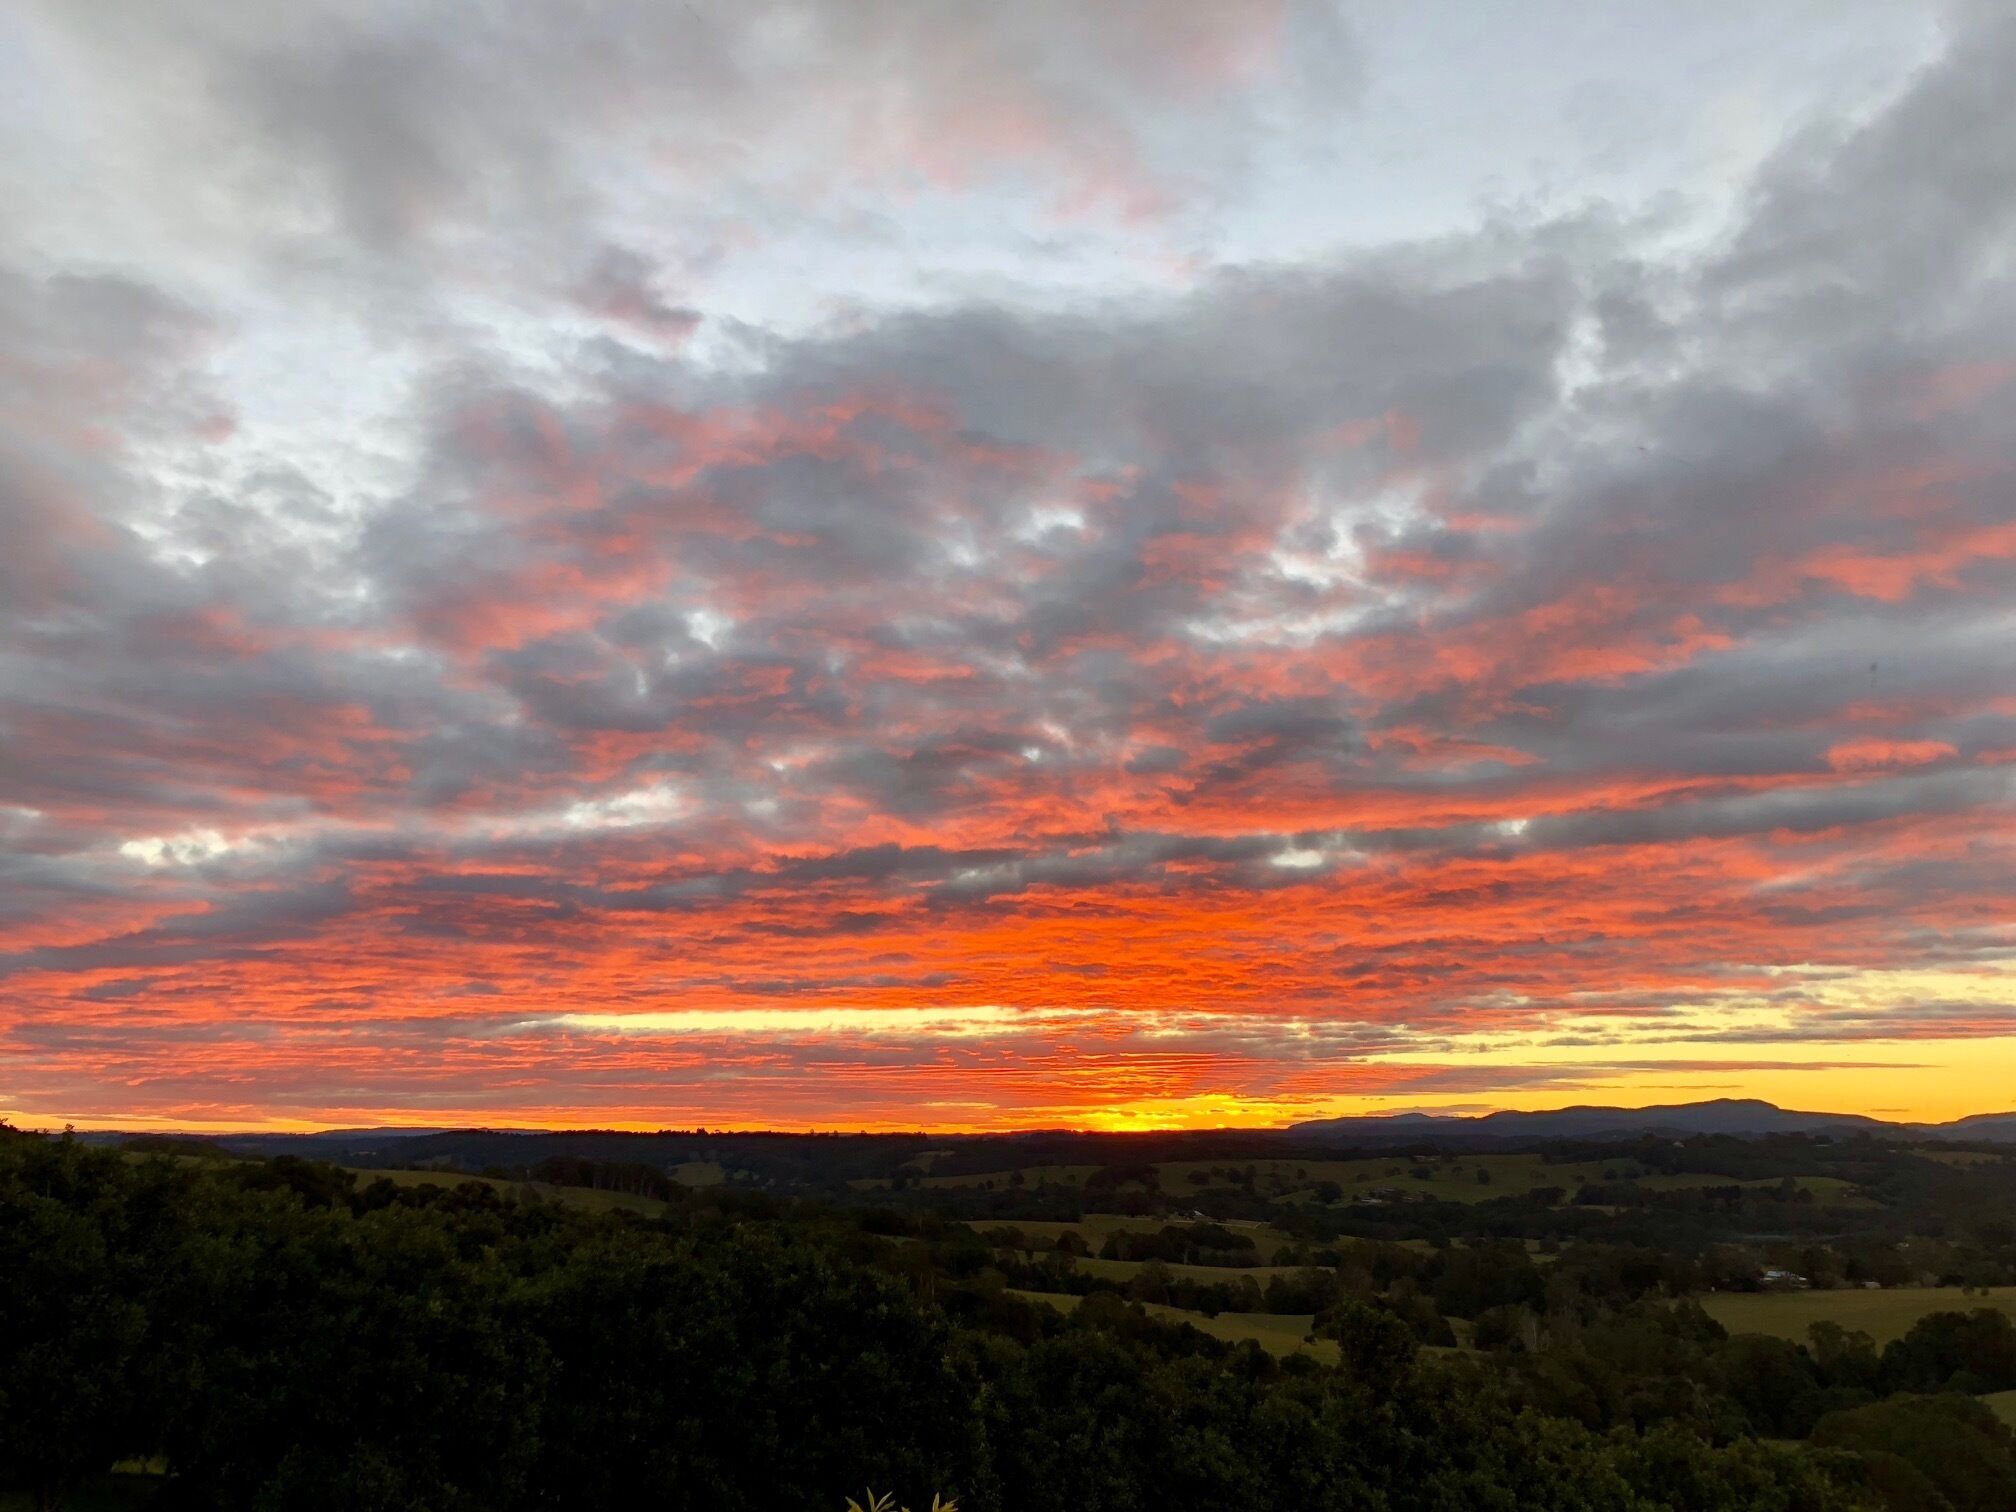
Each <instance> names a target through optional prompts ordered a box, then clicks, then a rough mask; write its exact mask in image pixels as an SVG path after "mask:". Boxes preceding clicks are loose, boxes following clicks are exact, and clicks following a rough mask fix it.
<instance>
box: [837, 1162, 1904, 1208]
mask: <svg viewBox="0 0 2016 1512" xmlns="http://www.w3.org/2000/svg"><path fill="white" fill-rule="evenodd" d="M927 1154H928V1155H929V1156H931V1157H932V1158H930V1159H926V1158H925V1157H923V1156H919V1157H917V1158H916V1159H914V1160H913V1161H912V1162H911V1163H910V1171H911V1172H912V1173H914V1174H906V1176H905V1177H904V1181H905V1182H907V1184H908V1185H910V1186H913V1187H915V1188H916V1189H918V1190H922V1191H948V1192H949V1191H975V1192H980V1191H985V1192H1008V1191H1021V1192H1031V1193H1035V1192H1043V1191H1054V1190H1059V1189H1063V1190H1074V1191H1076V1190H1084V1189H1085V1188H1086V1185H1087V1182H1088V1181H1089V1180H1090V1179H1091V1178H1092V1177H1093V1176H1095V1175H1096V1174H1097V1173H1099V1172H1100V1171H1102V1170H1104V1169H1106V1167H1102V1166H1099V1165H1091V1164H1069V1163H1058V1164H1036V1165H1028V1166H1017V1167H1011V1168H1006V1169H995V1170H987V1171H969V1172H962V1173H937V1172H934V1171H933V1170H932V1167H933V1166H935V1165H936V1164H938V1163H939V1161H940V1160H941V1159H942V1155H943V1152H939V1151H931V1152H927ZM1141 1169H1142V1171H1143V1172H1144V1173H1152V1182H1151V1181H1149V1180H1148V1179H1146V1177H1145V1175H1144V1176H1143V1177H1137V1178H1134V1179H1132V1180H1129V1181H1125V1182H1123V1183H1121V1185H1124V1186H1127V1187H1129V1188H1131V1189H1132V1190H1136V1191H1142V1190H1148V1189H1150V1188H1151V1187H1152V1189H1153V1190H1156V1191H1159V1192H1160V1193H1161V1194H1162V1195H1163V1197H1164V1198H1165V1199H1166V1200H1167V1201H1169V1202H1172V1203H1176V1204H1179V1205H1180V1204H1181V1203H1182V1202H1183V1201H1184V1200H1185V1199H1186V1198H1202V1197H1203V1196H1204V1195H1205V1194H1207V1193H1222V1192H1235V1191H1236V1192H1239V1193H1242V1194H1245V1195H1247V1196H1249V1197H1251V1198H1252V1199H1255V1200H1258V1201H1262V1202H1273V1203H1284V1204H1294V1205H1303V1204H1320V1205H1327V1206H1335V1205H1338V1204H1349V1203H1352V1202H1354V1201H1356V1202H1369V1203H1373V1204H1387V1203H1392V1202H1396V1201H1399V1202H1406V1201H1434V1202H1460V1203H1478V1202H1488V1201H1490V1200H1492V1199H1493V1198H1500V1197H1527V1196H1530V1195H1531V1194H1533V1193H1536V1192H1538V1193H1543V1194H1549V1193H1551V1194H1554V1200H1555V1201H1557V1202H1559V1201H1571V1200H1573V1199H1574V1197H1575V1195H1576V1193H1577V1192H1578V1191H1580V1190H1581V1188H1583V1187H1584V1186H1591V1185H1601V1186H1610V1185H1615V1184H1618V1183H1629V1184H1632V1185H1635V1186H1637V1187H1639V1188H1641V1189H1642V1190H1644V1191H1648V1192H1686V1191H1700V1190H1706V1189H1711V1188H1730V1187H1733V1188H1738V1189H1741V1190H1746V1191H1765V1190H1774V1189H1777V1188H1779V1187H1780V1186H1782V1185H1783V1184H1784V1182H1785V1181H1786V1180H1787V1179H1789V1180H1790V1181H1791V1183H1792V1189H1793V1190H1795V1191H1798V1192H1801V1193H1804V1194H1806V1195H1807V1196H1808V1197H1810V1198H1812V1199H1813V1200H1814V1201H1816V1202H1822V1203H1828V1204H1832V1205H1842V1206H1854V1205H1858V1204H1863V1203H1866V1202H1867V1200H1868V1199H1867V1198H1866V1197H1864V1196H1863V1195H1862V1194H1861V1193H1860V1192H1859V1191H1858V1190H1857V1189H1856V1187H1855V1185H1854V1183H1853V1182H1850V1181H1847V1180H1845V1179H1843V1178H1841V1177H1837V1176H1826V1175H1801V1174H1794V1175H1792V1176H1791V1177H1789V1178H1787V1177H1783V1176H1771V1177H1751V1178H1741V1177H1735V1176H1728V1175H1722V1174H1717V1173H1714V1172H1708V1171H1652V1170H1649V1169H1648V1168H1646V1167H1645V1166H1644V1165H1642V1164H1640V1163H1639V1162H1637V1161H1635V1160H1632V1159H1629V1158H1626V1157H1619V1158H1616V1159H1606V1160H1556V1159H1550V1158H1549V1157H1547V1156H1545V1155H1541V1154H1534V1153H1516V1154H1506V1153H1497V1152H1490V1153H1468V1152H1466V1153H1462V1154H1441V1155H1425V1156H1417V1155H1396V1154H1386V1155H1372V1156H1362V1157H1357V1158H1353V1159H1342V1160H1326V1159H1301V1160H1285V1159H1281V1160H1249V1161H1223V1160H1216V1161H1214V1160H1164V1161H1155V1162H1149V1163H1146V1164H1144V1166H1143V1167H1142V1168H1141ZM897 1184H898V1183H897V1181H896V1180H894V1179H892V1178H889V1177H868V1178H860V1179H856V1180H855V1181H853V1182H851V1183H850V1185H851V1186H852V1187H853V1188H854V1190H856V1191H864V1192H865V1191H874V1190H889V1189H891V1188H892V1187H894V1186H896V1185H897Z"/></svg>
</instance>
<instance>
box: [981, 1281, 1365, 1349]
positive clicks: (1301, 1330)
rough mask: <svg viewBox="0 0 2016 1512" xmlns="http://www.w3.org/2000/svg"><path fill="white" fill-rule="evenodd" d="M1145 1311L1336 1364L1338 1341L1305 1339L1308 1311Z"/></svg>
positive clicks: (1059, 1299)
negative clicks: (1210, 1313) (1212, 1315)
mask: <svg viewBox="0 0 2016 1512" xmlns="http://www.w3.org/2000/svg"><path fill="white" fill-rule="evenodd" d="M1013 1295H1015V1296H1018V1297H1021V1298H1022V1299H1023V1300H1024V1301H1028V1302H1041V1303H1044V1304H1046V1305H1048V1306H1050V1307H1054V1308H1056V1309H1057V1310H1058V1311H1059V1312H1067V1313H1068V1312H1070V1311H1072V1310H1073V1309H1074V1308H1076V1307H1077V1306H1078V1302H1079V1299H1078V1298H1077V1297H1073V1296H1067V1295H1063V1294H1060V1293H1057V1292H1032V1291H1017V1292H1014V1293H1013ZM1144 1305H1145V1308H1146V1311H1148V1312H1149V1313H1151V1314H1152V1315H1153V1316H1155V1317H1157V1318H1161V1319H1163V1320H1165V1321H1167V1322H1171V1323H1188V1324H1189V1325H1190V1326H1191V1327H1192V1328H1195V1329H1199V1330H1201V1331H1202V1332H1204V1333H1207V1334H1209V1335H1211V1337H1212V1338H1214V1339H1223V1340H1225V1341H1226V1342H1227V1343H1228V1344H1236V1343H1238V1342H1239V1341H1240V1340H1242V1339H1251V1340H1253V1342H1254V1343H1256V1344H1258V1345H1259V1346H1260V1347H1261V1348H1262V1349H1264V1350H1266V1351H1267V1352H1268V1353H1269V1354H1271V1355H1291V1354H1296V1353H1298V1352H1299V1353H1306V1354H1311V1355H1314V1356H1315V1357H1316V1358H1317V1359H1319V1360H1322V1361H1324V1362H1325V1363H1327V1364H1332V1365H1334V1364H1336V1363H1337V1341H1336V1340H1335V1339H1318V1340H1317V1341H1316V1342H1315V1343H1313V1344H1311V1343H1309V1342H1308V1336H1309V1328H1310V1325H1311V1324H1312V1323H1314V1322H1315V1318H1314V1317H1313V1315H1311V1314H1309V1313H1232V1312H1224V1313H1220V1314H1218V1316H1217V1317H1215V1318H1207V1317H1205V1316H1204V1314H1203V1313H1200V1312H1192V1311H1190V1310H1189V1309H1188V1308H1185V1307H1164V1306H1162V1305H1161V1304H1160V1303H1154V1302H1151V1303H1147V1304H1144Z"/></svg>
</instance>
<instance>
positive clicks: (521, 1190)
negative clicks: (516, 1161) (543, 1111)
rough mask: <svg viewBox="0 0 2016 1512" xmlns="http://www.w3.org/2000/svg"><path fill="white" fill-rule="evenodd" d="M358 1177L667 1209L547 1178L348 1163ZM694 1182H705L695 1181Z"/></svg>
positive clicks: (597, 1206)
mask: <svg viewBox="0 0 2016 1512" xmlns="http://www.w3.org/2000/svg"><path fill="white" fill-rule="evenodd" d="M346 1169H349V1170H350V1171H351V1172H352V1174H354V1175H355V1176H356V1177H357V1184H358V1185H359V1186H360V1187H363V1186H369V1185H370V1184H371V1183H372V1182H374V1181H380V1180H383V1181H389V1182H391V1183H392V1184H393V1185H394V1186H397V1187H426V1186H437V1187H457V1186H463V1185H465V1184H467V1183H470V1182H474V1183H476V1184H477V1185H478V1186H485V1187H488V1188H489V1189H490V1190H491V1191H493V1192H495V1193H497V1195H498V1196H500V1197H503V1198H505V1199H507V1200H533V1201H540V1202H557V1203H559V1204H560V1205H561V1206H562V1207H571V1208H579V1209H580V1210H582V1211H583V1212H588V1213H611V1212H619V1211H620V1212H629V1213H643V1214H645V1215H646V1216H647V1217H649V1216H656V1215H657V1214H659V1213H662V1212H664V1211H665V1204H664V1203H663V1202H661V1201H660V1200H659V1199H658V1198H656V1197H643V1196H639V1195H636V1194H634V1193H631V1192H611V1191H598V1190H596V1189H595V1188H593V1187H577V1186H555V1185H552V1184H551V1183H548V1182H543V1181H504V1180H501V1179H499V1178H497V1177H495V1176H465V1175H463V1174H462V1173H461V1172H459V1171H410V1170H409V1171H381V1170H376V1169H365V1168H359V1167H347V1168H346ZM688 1184H690V1185H696V1186H697V1185H702V1184H704V1183H699V1182H693V1183H688Z"/></svg>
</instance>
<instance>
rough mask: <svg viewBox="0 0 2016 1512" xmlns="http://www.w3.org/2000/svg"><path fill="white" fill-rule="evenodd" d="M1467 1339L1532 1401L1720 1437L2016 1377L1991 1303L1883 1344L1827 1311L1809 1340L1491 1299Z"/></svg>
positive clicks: (1584, 1415) (1680, 1319)
mask: <svg viewBox="0 0 2016 1512" xmlns="http://www.w3.org/2000/svg"><path fill="white" fill-rule="evenodd" d="M1473 1342H1474V1343H1475V1344H1477V1345H1478V1346H1479V1347H1481V1348H1487V1349H1493V1350H1497V1351H1500V1352H1502V1353H1504V1354H1505V1355H1506V1358H1505V1359H1503V1360H1502V1361H1501V1364H1502V1365H1503V1367H1504V1369H1505V1370H1506V1371H1507V1372H1508V1373H1509V1375H1510V1377H1511V1379H1513V1380H1514V1381H1515V1382H1517V1383H1518V1390H1519V1393H1520V1397H1521V1400H1522V1401H1524V1402H1525V1403H1527V1405H1529V1406H1531V1407H1533V1408H1534V1409H1535V1410H1538V1411H1542V1412H1545V1413H1548V1414H1550V1415H1556V1416H1563V1417H1572V1418H1574V1419H1575V1420H1576V1421H1578V1422H1581V1423H1584V1424H1586V1425H1588V1426H1590V1427H1592V1428H1611V1427H1618V1426H1633V1427H1638V1428H1646V1427H1650V1426H1653V1425H1655V1424H1671V1425H1677V1426H1681V1427H1685V1428H1687V1429H1689V1430H1690V1431H1693V1432H1697V1433H1700V1434H1703V1435H1705V1436H1706V1437H1708V1438H1711V1439H1714V1440H1716V1441H1718V1442H1728V1441H1731V1440H1734V1439H1737V1438H1741V1437H1745V1436H1757V1437H1762V1438H1799V1439H1803V1438H1807V1437H1808V1436H1810V1435H1811V1434H1812V1433H1813V1432H1814V1431H1815V1429H1816V1426H1817V1425H1818V1424H1819V1423H1820V1422H1821V1421H1823V1420H1824V1419H1825V1418H1826V1417H1827V1416H1828V1415H1829V1414H1830V1413H1835V1412H1840V1411H1844V1410H1848V1409H1853V1408H1859V1407H1863V1406H1866V1405H1868V1404H1871V1403H1874V1402H1879V1401H1882V1400H1885V1399H1887V1398H1890V1397H1892V1396H1895V1395H1898V1394H1900V1393H1931V1392H1944V1393H1978V1392H1986V1391H2000V1390H2006V1389H2010V1388H2012V1387H2016V1324H2012V1323H2011V1321H2010V1319H2009V1318H2008V1316H2007V1315H2006V1314H2003V1313H2000V1312H1996V1311H1994V1310H1992V1309H1987V1308H1981V1309H1976V1310H1974V1311H1972V1312H1942V1313H1934V1314H1932V1315H1931V1316H1930V1317H1927V1318H1924V1319H1921V1320H1920V1321H1919V1322H1918V1323H1917V1324H1916V1325H1915V1326H1914V1327H1913V1328H1912V1329H1911V1331H1910V1332H1909V1333H1907V1334H1906V1335H1905V1336H1904V1337H1903V1338H1901V1339H1897V1340H1894V1341H1892V1342H1891V1343H1890V1344H1889V1345H1887V1346H1886V1347H1885V1348H1883V1349H1882V1350H1880V1351H1879V1350H1878V1349H1877V1348H1876V1347H1875V1345H1874V1344H1873V1343H1872V1341H1871V1340H1870V1337H1869V1335H1867V1334H1865V1333H1861V1332H1859V1331H1853V1330H1848V1329H1844V1328H1842V1327H1841V1326H1840V1325H1838V1324H1835V1323H1824V1322H1823V1323H1818V1324H1815V1325H1814V1326H1813V1328H1812V1330H1811V1332H1810V1335H1809V1340H1808V1342H1807V1343H1805V1344H1795V1343H1793V1342H1792V1341H1791V1340H1789V1339H1781V1338H1776V1337H1772V1336H1768V1335H1764V1334H1735V1335H1731V1334H1729V1333H1728V1332H1726V1331H1725V1330H1724V1329H1723V1328H1722V1326H1721V1325H1720V1324H1718V1323H1717V1322H1715V1320H1714V1319H1712V1318H1710V1317H1709V1316H1708V1315H1707V1314H1706V1313H1705V1312H1703V1311H1702V1310H1701V1308H1700V1307H1699V1306H1698V1305H1697V1304H1695V1303H1692V1302H1671V1303H1662V1302H1641V1303H1637V1304H1634V1305H1632V1306H1630V1307H1626V1308H1623V1309H1620V1310H1617V1311H1614V1312H1605V1313H1602V1314H1600V1315H1598V1316H1596V1317H1594V1318H1592V1319H1589V1320H1587V1321H1578V1320H1575V1319H1573V1318H1564V1317H1561V1316H1558V1315H1557V1316H1540V1315H1536V1314H1534V1313H1532V1312H1529V1311H1525V1310H1523V1309H1518V1308H1502V1309H1494V1310H1492V1311H1490V1312H1487V1313H1485V1314H1484V1315H1482V1316H1481V1317H1480V1318H1479V1319H1478V1320H1477V1326H1476V1329H1475V1333H1474V1338H1473ZM2010 1505H2012V1506H2016V1486H2012V1501H2011V1503H2010Z"/></svg>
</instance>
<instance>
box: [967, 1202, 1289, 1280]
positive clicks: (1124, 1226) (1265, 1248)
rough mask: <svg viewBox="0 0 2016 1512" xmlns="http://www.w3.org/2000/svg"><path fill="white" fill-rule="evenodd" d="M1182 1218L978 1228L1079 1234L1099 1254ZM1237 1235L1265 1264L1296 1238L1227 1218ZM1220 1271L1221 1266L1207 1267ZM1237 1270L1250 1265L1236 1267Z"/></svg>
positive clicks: (1103, 1218)
mask: <svg viewBox="0 0 2016 1512" xmlns="http://www.w3.org/2000/svg"><path fill="white" fill-rule="evenodd" d="M1184 1221H1185V1220H1183V1219H1181V1218H1130V1217H1128V1216H1127V1215H1126V1214H1124V1213H1087V1214H1086V1215H1085V1216H1084V1217H1083V1218H1081V1219H1079V1220H1078V1221H1077V1222H1076V1223H1063V1222H1058V1221H1055V1220H1047V1219H1046V1220H1042V1221H1037V1220H1033V1219H1032V1220H1023V1221H1016V1220H1007V1221H1003V1222H1001V1223H979V1224H975V1225H974V1227H975V1228H976V1229H978V1230H979V1231H980V1232H981V1233H983V1234H984V1233H987V1232H989V1231H991V1230H994V1229H1000V1228H1012V1229H1019V1230H1021V1231H1022V1233H1024V1234H1026V1235H1028V1236H1029V1237H1030V1238H1032V1239H1049V1240H1052V1241H1054V1240H1056V1239H1057V1237H1058V1236H1059V1235H1062V1234H1067V1233H1076V1234H1077V1235H1078V1237H1079V1238H1081V1239H1083V1240H1084V1241H1085V1242H1086V1244H1088V1245H1090V1246H1091V1247H1092V1249H1093V1251H1094V1252H1095V1253H1096V1252H1097V1251H1098V1249H1099V1247H1100V1246H1101V1245H1103V1244H1104V1243H1105V1242H1106V1241H1107V1239H1109V1238H1111V1237H1112V1236H1113V1235H1114V1234H1159V1233H1161V1232H1162V1230H1163V1229H1165V1228H1167V1227H1168V1226H1169V1225H1171V1224H1180V1223H1182V1222H1184ZM1223 1226H1224V1227H1225V1228H1226V1229H1228V1230H1230V1231H1231V1232H1232V1233H1235V1234H1244V1235H1245V1236H1246V1237H1247V1238H1249V1239H1251V1240H1252V1241H1253V1249H1254V1258H1255V1260H1256V1261H1257V1262H1258V1263H1259V1264H1262V1265H1268V1264H1272V1263H1273V1260H1274V1257H1275V1255H1276V1254H1278V1253H1279V1252H1280V1251H1281V1250H1282V1249H1283V1248H1284V1247H1286V1246H1288V1245H1290V1244H1293V1243H1294V1242H1295V1241H1294V1240H1293V1239H1292V1238H1290V1237H1289V1236H1288V1235H1287V1234H1284V1233H1282V1232H1281V1230H1279V1229H1277V1228H1270V1227H1269V1226H1268V1225H1266V1224H1264V1223H1247V1222H1243V1221H1241V1220H1239V1219H1227V1220H1225V1222H1224V1225H1223ZM1206 1268H1207V1269H1209V1270H1212V1271H1214V1272H1215V1271H1217V1270H1219V1269H1221V1267H1216V1266H1212V1267H1206ZM1233 1269H1235V1270H1243V1269H1247V1267H1233Z"/></svg>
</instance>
